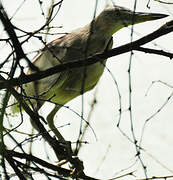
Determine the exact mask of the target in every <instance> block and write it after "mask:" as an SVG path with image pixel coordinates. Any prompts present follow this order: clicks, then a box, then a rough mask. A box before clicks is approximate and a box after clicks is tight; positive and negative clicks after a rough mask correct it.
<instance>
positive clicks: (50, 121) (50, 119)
mask: <svg viewBox="0 0 173 180" xmlns="http://www.w3.org/2000/svg"><path fill="white" fill-rule="evenodd" d="M60 108H61V106H58V105H57V106H55V107H54V108H53V110H52V111H51V112H50V113H49V114H48V116H47V123H48V126H49V128H50V129H51V130H52V131H53V132H54V134H55V136H56V137H57V138H58V140H59V141H61V142H66V141H65V139H64V138H63V136H62V135H61V133H60V132H59V131H58V129H57V128H56V127H55V125H54V121H53V119H54V116H55V114H56V113H57V111H58V110H59V109H60Z"/></svg>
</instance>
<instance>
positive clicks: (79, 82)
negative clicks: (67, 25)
mask: <svg viewBox="0 0 173 180" xmlns="http://www.w3.org/2000/svg"><path fill="white" fill-rule="evenodd" d="M166 16H167V15H164V14H155V13H141V12H133V11H131V10H129V9H126V8H123V7H119V6H114V7H109V8H106V9H105V10H104V11H103V12H101V13H100V14H99V15H98V16H97V17H96V18H95V19H94V20H93V21H92V22H91V23H90V24H88V25H86V26H84V27H83V28H80V29H77V30H74V31H73V32H71V33H69V34H66V35H64V36H63V37H60V38H58V39H56V40H54V41H52V42H50V43H49V44H47V45H46V46H45V47H44V48H43V49H42V50H41V51H40V53H39V54H38V55H37V56H36V57H35V58H34V61H33V63H34V65H35V66H37V67H38V68H39V70H46V69H48V68H50V67H53V66H55V65H58V64H61V63H64V62H69V61H73V60H79V59H86V58H87V57H91V56H93V55H96V54H97V53H103V52H104V51H107V50H109V49H111V48H112V44H113V39H112V35H113V34H114V33H116V32H117V31H118V30H120V29H121V28H123V27H126V26H128V25H132V24H138V23H142V22H145V21H151V20H156V19H161V18H164V17H166ZM105 63H106V60H104V61H102V62H97V63H95V64H92V65H89V66H86V67H80V68H75V69H68V68H67V70H66V71H63V72H60V73H56V74H54V75H52V76H49V77H47V78H44V79H41V80H39V81H37V82H30V83H28V84H25V85H23V92H24V95H27V96H29V97H36V99H37V100H34V99H30V103H32V104H33V106H32V107H34V108H35V109H37V110H39V109H40V108H41V106H42V105H43V104H44V102H45V101H42V100H39V99H45V100H48V99H50V98H51V101H52V102H56V103H57V104H59V105H55V107H54V109H53V110H52V111H51V112H50V113H49V115H48V116H47V122H48V125H49V127H50V129H51V130H52V131H53V132H54V134H55V136H56V137H57V138H58V139H59V140H62V141H64V139H63V137H62V136H61V134H60V133H59V131H58V130H57V128H56V127H55V125H54V121H53V119H54V116H55V114H56V113H57V111H58V110H59V109H60V108H61V107H62V105H64V104H66V103H67V102H69V101H70V100H72V99H73V98H75V97H77V96H79V95H81V93H85V92H87V91H89V90H91V89H93V88H94V87H95V85H96V84H97V82H98V81H99V79H100V77H101V75H102V74H103V71H104V65H105ZM31 73H33V72H32V71H31V70H28V74H31ZM28 104H29V102H28ZM18 109H19V108H18ZM13 110H14V111H15V112H17V111H18V110H17V107H16V106H14V108H13ZM14 111H13V112H14Z"/></svg>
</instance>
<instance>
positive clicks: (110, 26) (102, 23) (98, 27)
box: [90, 16, 123, 36]
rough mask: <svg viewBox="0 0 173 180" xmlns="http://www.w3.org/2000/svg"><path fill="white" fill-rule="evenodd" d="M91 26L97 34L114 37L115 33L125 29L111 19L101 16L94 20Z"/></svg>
mask: <svg viewBox="0 0 173 180" xmlns="http://www.w3.org/2000/svg"><path fill="white" fill-rule="evenodd" d="M90 26H93V31H95V32H97V33H98V32H99V33H100V34H103V35H104V36H112V35H113V34H114V33H116V32H117V31H119V30H120V29H121V28H123V26H122V25H119V24H117V23H116V22H114V21H112V20H110V19H106V18H102V17H100V16H98V17H97V18H96V19H94V20H93V21H92V22H91V23H90Z"/></svg>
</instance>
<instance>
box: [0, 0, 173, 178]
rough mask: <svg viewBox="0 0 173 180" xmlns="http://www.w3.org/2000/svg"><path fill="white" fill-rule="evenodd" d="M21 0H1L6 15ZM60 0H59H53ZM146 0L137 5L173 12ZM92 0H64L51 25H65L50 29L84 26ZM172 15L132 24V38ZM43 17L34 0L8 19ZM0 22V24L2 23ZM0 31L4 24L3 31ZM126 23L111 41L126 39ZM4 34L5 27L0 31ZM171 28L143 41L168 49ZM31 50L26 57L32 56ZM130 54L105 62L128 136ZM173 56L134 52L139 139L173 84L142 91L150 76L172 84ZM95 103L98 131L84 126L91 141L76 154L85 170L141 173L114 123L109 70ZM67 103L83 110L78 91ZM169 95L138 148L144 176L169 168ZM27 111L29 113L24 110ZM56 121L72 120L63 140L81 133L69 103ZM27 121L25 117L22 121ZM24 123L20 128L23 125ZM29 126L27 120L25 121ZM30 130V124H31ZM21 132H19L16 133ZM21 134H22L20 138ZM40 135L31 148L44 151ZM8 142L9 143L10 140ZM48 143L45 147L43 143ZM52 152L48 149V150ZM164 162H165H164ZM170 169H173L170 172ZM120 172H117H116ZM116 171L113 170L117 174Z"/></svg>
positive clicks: (26, 25)
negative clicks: (147, 40) (120, 104)
mask: <svg viewBox="0 0 173 180" xmlns="http://www.w3.org/2000/svg"><path fill="white" fill-rule="evenodd" d="M21 2H23V1H22V0H21V1H19V0H17V1H10V0H4V1H3V4H4V7H5V8H6V10H7V12H8V14H9V16H12V15H13V14H14V12H15V11H16V9H17V8H18V6H19V5H20V4H21ZM57 2H58V1H57ZM147 2H148V1H147V0H138V2H137V9H136V11H144V12H153V13H154V12H155V13H165V14H170V12H173V5H165V4H160V3H158V2H156V1H153V0H151V3H150V9H148V8H147V7H146V4H147ZM115 4H117V5H121V6H124V7H127V8H130V9H133V6H134V1H127V0H121V1H118V0H117V1H115ZM94 6H95V1H93V0H85V1H81V0H74V1H72V0H64V2H63V5H62V7H61V10H60V12H59V13H58V15H57V17H56V18H55V19H54V21H53V23H52V24H51V25H52V26H63V28H58V29H55V30H53V31H51V32H52V33H53V32H58V33H62V32H70V31H71V30H74V29H76V28H78V27H81V26H84V25H85V24H87V23H89V22H90V21H91V20H92V17H93V13H94ZM47 7H48V3H45V2H44V3H43V9H44V11H45V12H46V9H47ZM104 7H105V1H104V0H98V8H97V14H98V13H99V12H101V11H102V10H103V8H104ZM172 17H173V15H172V14H170V17H168V18H165V19H162V20H157V21H154V22H148V23H143V24H141V25H136V26H135V29H134V30H135V33H134V39H138V38H140V37H142V36H144V35H146V34H148V33H150V32H152V31H154V30H156V29H158V28H159V27H160V26H161V25H162V24H164V23H166V22H167V21H169V20H171V19H172ZM43 20H44V19H43V18H42V16H41V11H40V7H39V4H38V2H37V1H29V0H28V1H26V2H25V3H24V4H23V6H22V8H21V9H20V10H19V11H18V12H17V13H16V15H15V16H14V18H13V20H12V22H13V23H14V24H15V25H16V26H19V27H20V28H22V29H25V30H27V31H33V30H36V29H37V28H39V27H40V26H41V25H42V24H43V23H44V21H43ZM1 27H2V26H1ZM0 33H2V29H1V32H0ZM130 33H131V31H130V28H124V29H123V30H121V31H120V32H118V33H116V34H115V35H114V47H117V46H119V45H122V44H125V43H127V42H129V41H130ZM3 34H4V33H3ZM57 37H59V36H49V37H48V41H51V40H53V39H56V38H57ZM172 42H173V34H172V33H170V34H169V35H167V36H164V37H161V38H159V39H158V40H156V41H154V42H152V43H150V44H149V45H148V46H147V47H152V48H157V49H159V48H161V49H163V50H165V51H170V52H172ZM0 47H1V49H2V51H1V52H2V53H1V55H0V57H1V58H2V57H6V55H5V54H6V53H7V51H8V50H7V48H3V47H2V45H1V46H0ZM41 47H42V44H41V42H39V40H38V39H31V41H30V42H29V43H27V44H26V45H24V46H23V48H24V50H25V52H30V51H33V50H38V49H39V48H41ZM33 55H34V54H31V55H30V56H29V57H30V58H31V57H33ZM129 58H130V54H129V53H126V54H123V55H119V56H116V57H112V58H110V59H109V60H108V62H107V67H108V68H109V69H110V71H111V72H112V74H113V76H114V78H115V79H116V81H117V83H118V86H119V90H120V93H121V98H122V111H123V113H122V119H121V125H120V127H121V129H122V130H123V132H125V133H126V134H127V135H128V136H129V137H130V138H131V137H132V132H131V130H130V119H129V112H128V111H127V108H128V106H129V102H128V100H129V97H128V96H129V88H128V73H127V70H128V66H129ZM172 69H173V62H172V61H170V60H169V59H168V58H165V57H161V56H157V55H151V54H144V53H139V52H134V55H133V59H132V74H131V77H132V91H133V95H132V113H133V124H134V129H135V135H136V138H137V140H140V136H141V133H142V127H143V124H144V123H145V121H146V120H147V119H148V118H149V117H150V116H151V115H152V114H153V113H155V112H157V110H158V109H159V108H160V107H161V106H162V105H163V104H164V103H165V101H166V100H167V98H168V97H169V96H170V94H171V93H172V88H169V87H167V86H166V85H163V84H161V83H155V84H154V85H153V86H152V87H151V88H150V90H149V92H148V94H147V96H145V94H146V92H147V90H148V88H149V87H150V85H151V83H152V82H153V81H158V80H160V81H164V82H165V83H168V84H170V85H172V86H173V78H172V77H173V71H172ZM93 94H94V90H93V91H91V92H89V93H87V94H86V95H85V96H84V98H85V102H84V115H85V118H87V115H88V112H89V110H90V104H91V102H92V99H93ZM96 97H97V105H96V107H95V109H94V112H93V115H92V119H91V126H92V128H93V129H94V132H95V133H96V135H97V140H96V139H95V137H94V134H93V132H92V130H91V129H88V131H87V134H86V136H85V137H86V138H85V140H86V141H88V142H89V144H87V145H84V146H83V148H82V149H81V152H80V154H79V157H80V158H81V160H83V162H84V166H85V172H86V174H87V175H90V176H93V177H96V178H101V179H108V178H113V177H115V176H119V175H121V174H125V173H127V172H131V171H135V173H134V174H135V175H136V177H133V176H128V177H123V178H122V179H123V180H126V179H127V180H134V179H139V178H142V177H143V178H144V173H143V169H142V167H141V164H140V163H139V161H138V162H137V163H135V162H136V159H137V158H136V157H135V154H136V152H135V146H134V145H133V144H132V143H131V142H129V141H128V139H127V138H126V137H125V136H123V135H122V133H121V132H120V131H119V129H118V128H117V127H116V124H117V122H118V117H119V116H118V110H119V103H118V94H117V89H116V86H115V83H114V81H113V79H112V78H111V76H110V74H109V73H108V72H107V71H106V70H105V72H104V75H103V76H102V78H101V80H100V82H99V84H98V86H97V94H96ZM67 105H68V106H70V108H71V109H73V110H75V111H76V112H78V113H79V114H80V113H81V97H78V98H76V99H74V100H72V101H71V102H69V103H68V104H67ZM172 107H173V102H172V99H171V100H170V101H169V102H168V103H167V105H166V106H165V107H164V108H163V109H162V111H161V112H159V113H158V114H157V115H156V116H154V117H153V118H152V119H151V120H150V121H149V122H148V124H147V126H146V129H145V132H144V136H143V141H142V147H143V148H144V149H145V150H146V152H143V151H141V153H142V156H141V157H142V159H143V162H144V164H145V165H146V166H147V170H148V176H149V177H151V176H163V175H165V176H166V175H169V174H171V173H172V174H173V163H172V162H173V154H172V152H173V146H172V144H173V140H172V129H173V121H172V114H173V111H172V109H173V108H172ZM49 109H50V105H49V104H45V106H44V107H43V108H42V109H41V110H40V112H41V114H42V115H43V116H45V117H46V114H47V113H46V114H45V112H46V111H48V110H49ZM26 117H27V116H26ZM55 122H56V125H57V126H61V125H65V124H67V123H70V126H65V127H63V128H61V129H62V131H61V132H62V134H63V135H64V137H65V138H66V139H67V140H71V141H73V142H74V141H76V139H77V137H78V133H79V126H80V117H78V116H77V115H76V114H74V113H73V112H71V111H70V110H68V109H65V108H62V109H61V110H60V111H59V112H58V114H57V116H56V121H55ZM26 124H27V123H26ZM26 124H25V125H23V126H22V127H21V128H20V130H24V129H25V128H26ZM27 126H30V125H29V123H28V125H27ZM29 130H30V129H29ZM18 138H21V137H18ZM21 140H22V138H21ZM42 143H43V141H36V143H34V146H33V148H34V153H35V154H36V155H41V156H43V155H44V154H45V153H44V148H42V149H41V150H40V149H39V150H38V145H39V147H40V146H43V144H42ZM10 146H12V145H10ZM46 149H47V150H48V149H49V146H48V145H47V147H46ZM147 153H149V154H151V155H152V156H153V157H154V158H156V159H157V160H158V161H159V162H160V164H159V163H158V162H157V160H154V159H153V158H152V157H151V156H149V155H148V154H147ZM48 154H49V155H50V154H51V151H50V152H48ZM51 161H52V162H54V156H51ZM163 166H165V167H163ZM171 170H172V172H171ZM117 172H119V173H117ZM116 173H117V174H116Z"/></svg>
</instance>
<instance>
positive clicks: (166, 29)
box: [0, 20, 173, 89]
mask: <svg viewBox="0 0 173 180" xmlns="http://www.w3.org/2000/svg"><path fill="white" fill-rule="evenodd" d="M172 31H173V20H172V21H170V22H168V23H166V24H164V25H163V26H161V27H160V28H159V29H157V30H156V31H154V32H152V33H150V34H149V35H146V36H144V37H143V38H140V39H139V40H136V41H134V42H132V43H128V44H125V45H122V46H120V47H117V48H114V49H112V50H109V51H106V52H104V53H102V54H97V55H95V56H93V57H90V58H87V59H83V60H74V61H72V62H68V63H64V64H60V65H57V66H54V67H52V68H49V69H47V70H45V71H39V72H37V73H33V74H29V75H24V76H20V77H18V78H13V79H11V80H5V81H0V89H4V88H8V87H14V86H18V85H22V84H25V83H29V82H32V81H36V80H40V79H42V78H45V77H48V76H51V75H53V74H55V73H58V72H61V71H65V70H67V69H72V68H77V67H81V66H86V65H87V66H88V65H91V64H94V63H97V62H99V61H102V60H104V59H107V58H109V57H112V56H117V55H120V54H123V53H126V52H129V51H132V50H137V49H139V47H140V46H142V45H144V44H146V43H149V42H151V41H152V40H154V39H157V38H159V37H161V36H163V35H166V34H168V33H170V32H172ZM169 57H170V58H171V57H172V54H170V56H169Z"/></svg>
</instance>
